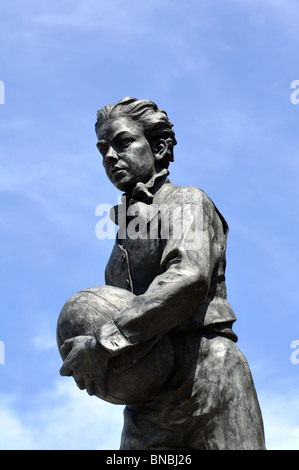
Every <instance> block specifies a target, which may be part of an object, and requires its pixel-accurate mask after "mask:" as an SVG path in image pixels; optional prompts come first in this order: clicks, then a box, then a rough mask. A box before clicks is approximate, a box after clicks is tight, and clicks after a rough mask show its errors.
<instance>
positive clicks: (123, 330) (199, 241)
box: [97, 195, 215, 355]
mask: <svg viewBox="0 0 299 470" xmlns="http://www.w3.org/2000/svg"><path fill="white" fill-rule="evenodd" d="M195 206H196V207H195ZM184 207H185V212H184V215H185V225H184V236H183V237H182V238H180V239H175V238H174V237H173V236H171V235H172V234H173V230H174V228H175V225H176V224H177V223H178V222H179V221H178V220H174V221H173V222H174V223H173V226H172V227H170V232H169V233H170V237H169V239H168V240H167V241H166V243H165V249H164V252H163V256H162V259H161V267H162V269H163V271H164V272H163V273H162V274H160V275H159V276H157V277H156V278H155V279H154V281H153V282H152V283H151V285H150V286H149V288H148V290H147V291H146V292H145V293H144V294H143V295H139V296H136V297H135V298H134V300H133V302H132V304H131V305H130V306H129V307H128V308H127V309H125V310H123V311H121V312H120V314H118V315H117V317H116V318H115V319H114V323H110V324H107V325H105V327H103V328H102V329H101V330H100V331H98V333H97V338H98V340H99V342H100V343H101V344H102V345H103V346H104V347H105V348H106V350H107V351H109V352H110V354H112V355H117V354H119V353H121V352H122V351H124V350H126V349H128V348H131V347H132V346H133V345H136V344H140V343H141V342H144V341H147V340H149V339H152V338H154V337H155V336H157V335H160V334H163V333H165V332H166V331H168V330H170V329H171V328H173V327H175V326H177V325H179V324H180V323H181V322H182V321H184V320H186V319H187V318H188V317H190V316H191V315H192V313H193V312H194V310H195V308H196V307H197V306H198V305H199V304H200V303H201V302H203V301H204V300H205V298H206V296H207V293H208V290H209V285H210V280H211V275H212V270H213V267H214V264H215V260H214V256H213V248H212V245H213V224H212V218H213V211H212V209H211V206H210V205H209V204H207V203H206V202H205V200H204V199H203V197H202V196H201V198H199V197H198V195H197V199H196V201H195V203H193V204H189V212H188V206H187V205H184Z"/></svg>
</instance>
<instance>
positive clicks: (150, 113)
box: [95, 96, 177, 167]
mask: <svg viewBox="0 0 299 470" xmlns="http://www.w3.org/2000/svg"><path fill="white" fill-rule="evenodd" d="M119 116H126V117H129V118H131V119H133V120H135V121H138V122H140V123H141V124H142V125H143V128H144V135H145V137H146V139H147V140H148V142H149V143H150V144H151V145H153V144H154V143H155V142H156V141H158V140H159V139H164V140H165V141H166V142H167V144H168V151H167V154H166V157H165V159H164V162H163V163H164V166H165V167H168V165H169V162H173V161H174V157H173V147H174V146H175V145H176V144H177V141H176V138H175V133H174V131H173V129H172V127H173V124H172V123H171V122H170V121H169V119H168V116H167V113H166V112H165V111H163V109H160V108H158V106H157V105H156V104H155V103H154V102H153V101H150V100H138V99H136V98H131V97H129V96H127V97H126V98H123V99H122V100H120V101H118V103H116V104H108V105H107V106H104V107H103V108H101V109H99V110H98V112H97V122H96V124H95V131H96V134H98V130H99V129H100V128H101V126H102V124H103V123H104V122H105V121H106V120H107V119H109V118H116V117H119Z"/></svg>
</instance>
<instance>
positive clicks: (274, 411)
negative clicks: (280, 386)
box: [0, 379, 299, 450]
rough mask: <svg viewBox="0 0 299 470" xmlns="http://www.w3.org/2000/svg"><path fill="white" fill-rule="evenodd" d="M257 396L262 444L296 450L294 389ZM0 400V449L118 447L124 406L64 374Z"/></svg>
mask: <svg viewBox="0 0 299 470" xmlns="http://www.w3.org/2000/svg"><path fill="white" fill-rule="evenodd" d="M19 401H20V403H21V406H20V404H19V405H18V402H19ZM259 401H260V404H261V409H262V413H263V419H264V425H265V435H266V444H267V449H268V450H299V423H298V416H299V399H298V396H297V394H296V393H295V392H292V390H290V391H289V392H288V393H286V392H285V391H284V392H279V391H277V390H276V391H262V392H260V393H259ZM0 403H1V404H0V422H1V427H0V449H1V450H81V449H83V450H84V449H87V450H89V449H90V450H101V449H102V450H105V449H106V450H117V449H119V443H120V436H121V430H122V423H123V417H122V410H123V407H122V406H118V405H111V404H109V403H106V402H104V401H102V400H99V399H98V398H95V397H90V396H88V395H87V394H86V392H82V391H80V390H79V389H77V387H76V386H75V385H74V383H73V382H72V381H71V380H69V379H62V380H61V381H59V382H58V383H56V384H55V385H54V386H53V388H52V390H49V391H46V392H42V393H40V394H39V395H38V396H35V397H32V398H31V399H28V398H26V399H23V400H22V399H21V397H12V398H7V396H5V395H2V396H1V400H0Z"/></svg>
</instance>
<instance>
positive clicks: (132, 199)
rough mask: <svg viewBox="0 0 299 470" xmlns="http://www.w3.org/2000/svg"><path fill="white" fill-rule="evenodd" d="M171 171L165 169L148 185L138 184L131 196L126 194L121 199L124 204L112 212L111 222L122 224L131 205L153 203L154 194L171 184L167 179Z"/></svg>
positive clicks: (115, 207) (153, 177)
mask: <svg viewBox="0 0 299 470" xmlns="http://www.w3.org/2000/svg"><path fill="white" fill-rule="evenodd" d="M168 175H169V171H168V170H167V169H166V168H164V169H163V170H162V171H160V172H159V173H156V174H155V175H154V176H152V178H151V179H150V180H149V181H148V182H147V183H141V182H139V183H137V184H136V186H135V187H134V189H133V191H132V193H131V194H129V193H124V194H123V195H122V197H121V201H122V203H121V204H119V205H117V206H114V207H113V208H112V209H111V211H110V218H111V220H112V221H113V222H114V223H115V224H117V225H120V224H121V220H123V217H125V216H126V214H127V209H128V207H129V206H130V205H132V204H135V203H137V202H142V203H144V204H147V205H149V204H151V203H152V202H153V198H154V194H155V193H156V192H157V191H158V190H159V189H160V188H161V186H162V185H163V184H164V183H169V179H168V178H167V177H168Z"/></svg>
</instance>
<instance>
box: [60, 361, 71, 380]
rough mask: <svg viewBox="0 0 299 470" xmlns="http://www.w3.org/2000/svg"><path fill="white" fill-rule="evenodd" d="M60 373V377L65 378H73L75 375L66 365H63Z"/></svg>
mask: <svg viewBox="0 0 299 470" xmlns="http://www.w3.org/2000/svg"><path fill="white" fill-rule="evenodd" d="M59 373H60V375H62V376H63V377H71V376H72V375H73V373H72V371H71V369H69V368H68V367H67V366H66V365H65V363H63V364H62V366H61V368H60V371H59Z"/></svg>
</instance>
